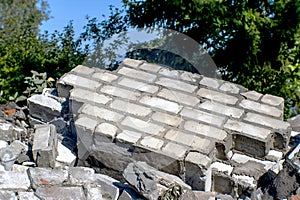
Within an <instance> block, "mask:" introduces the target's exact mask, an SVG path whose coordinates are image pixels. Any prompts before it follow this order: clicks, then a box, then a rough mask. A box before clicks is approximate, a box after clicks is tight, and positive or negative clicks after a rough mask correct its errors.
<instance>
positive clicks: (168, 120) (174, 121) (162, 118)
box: [152, 112, 182, 127]
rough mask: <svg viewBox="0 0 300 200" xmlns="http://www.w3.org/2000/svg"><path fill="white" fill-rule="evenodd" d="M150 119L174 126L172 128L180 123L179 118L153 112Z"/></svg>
mask: <svg viewBox="0 0 300 200" xmlns="http://www.w3.org/2000/svg"><path fill="white" fill-rule="evenodd" d="M152 119H153V120H155V121H157V122H161V123H164V124H168V125H170V126H174V127H178V126H179V124H180V123H181V121H182V118H180V117H177V116H174V115H169V114H167V113H161V112H155V113H154V114H153V115H152Z"/></svg>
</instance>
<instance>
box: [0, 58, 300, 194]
mask: <svg viewBox="0 0 300 200" xmlns="http://www.w3.org/2000/svg"><path fill="white" fill-rule="evenodd" d="M283 109H284V101H283V99H282V98H280V97H276V96H273V95H269V94H265V95H264V94H260V93H258V92H255V91H249V90H247V89H246V88H244V87H242V86H239V85H236V84H233V83H230V82H226V81H223V80H218V79H214V78H209V77H204V76H202V75H198V74H192V73H189V72H183V71H178V70H177V71H176V70H170V69H168V68H165V67H163V66H159V65H155V64H150V63H147V62H145V61H139V60H133V59H125V60H124V61H123V62H122V63H121V64H120V66H119V68H118V69H116V70H114V71H108V70H101V69H97V68H89V67H85V66H82V65H80V66H78V67H76V68H74V69H73V70H72V71H71V72H69V73H67V74H65V75H64V76H63V77H62V78H61V79H60V80H59V82H58V88H57V89H46V90H44V91H43V94H39V95H33V96H32V97H30V98H29V99H28V109H26V108H19V107H17V106H16V105H14V104H8V105H6V107H5V108H4V109H2V110H4V111H2V110H1V111H0V173H1V176H0V179H1V180H0V199H1V198H4V199H7V198H8V199H9V198H11V199H66V198H67V197H68V199H116V200H118V199H119V200H127V199H129V200H130V199H168V198H175V197H176V195H177V197H178V199H261V197H262V196H268V197H270V198H271V197H272V198H273V197H274V198H279V197H280V198H287V197H288V195H291V194H293V195H296V194H297V187H299V183H298V182H299V180H300V179H299V178H300V171H299V168H300V159H299V157H300V156H299V155H300V153H299V152H300V144H299V141H300V140H299V138H300V132H299V127H300V126H299V116H296V117H294V118H291V119H289V120H287V121H283ZM288 172H289V173H288ZM287 174H288V175H289V176H290V177H289V179H290V180H292V181H290V187H289V188H288V186H287V187H286V189H285V190H282V189H281V190H282V191H285V192H281V193H274V191H277V190H279V189H280V188H278V181H280V180H281V179H282V178H287ZM297 181H298V182H297ZM172 195H173V196H172Z"/></svg>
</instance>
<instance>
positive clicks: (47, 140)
mask: <svg viewBox="0 0 300 200" xmlns="http://www.w3.org/2000/svg"><path fill="white" fill-rule="evenodd" d="M32 154H33V159H34V160H35V162H36V164H37V165H38V166H39V167H54V166H55V159H56V156H57V135H56V129H55V126H54V125H39V126H36V128H35V133H34V138H33V145H32Z"/></svg>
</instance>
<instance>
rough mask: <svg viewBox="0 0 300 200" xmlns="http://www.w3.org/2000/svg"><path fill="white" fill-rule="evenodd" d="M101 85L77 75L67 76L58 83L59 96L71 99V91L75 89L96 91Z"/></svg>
mask: <svg viewBox="0 0 300 200" xmlns="http://www.w3.org/2000/svg"><path fill="white" fill-rule="evenodd" d="M100 86H101V83H99V82H97V81H94V80H91V79H88V78H83V77H81V76H77V75H75V74H67V75H65V76H63V77H62V78H61V79H60V80H59V81H58V94H59V96H60V97H69V91H70V90H71V89H72V88H73V87H80V88H84V89H87V90H91V91H96V89H97V88H99V87H100Z"/></svg>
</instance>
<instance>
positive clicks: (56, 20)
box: [40, 0, 122, 34]
mask: <svg viewBox="0 0 300 200" xmlns="http://www.w3.org/2000/svg"><path fill="white" fill-rule="evenodd" d="M47 2H48V4H49V6H50V16H51V17H52V18H51V19H49V20H48V21H46V22H44V24H43V25H42V26H41V27H40V28H41V31H44V30H48V31H49V32H50V33H51V32H54V30H58V31H62V30H63V28H64V27H65V26H66V25H67V24H68V22H69V21H70V20H73V25H74V29H75V33H76V34H79V33H80V32H81V31H82V28H83V26H84V25H85V24H86V23H87V20H86V19H85V16H87V15H88V16H90V17H97V18H98V19H99V20H102V19H103V18H102V15H103V14H104V15H106V16H108V15H109V5H113V6H116V7H121V5H122V4H121V0H47Z"/></svg>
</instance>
